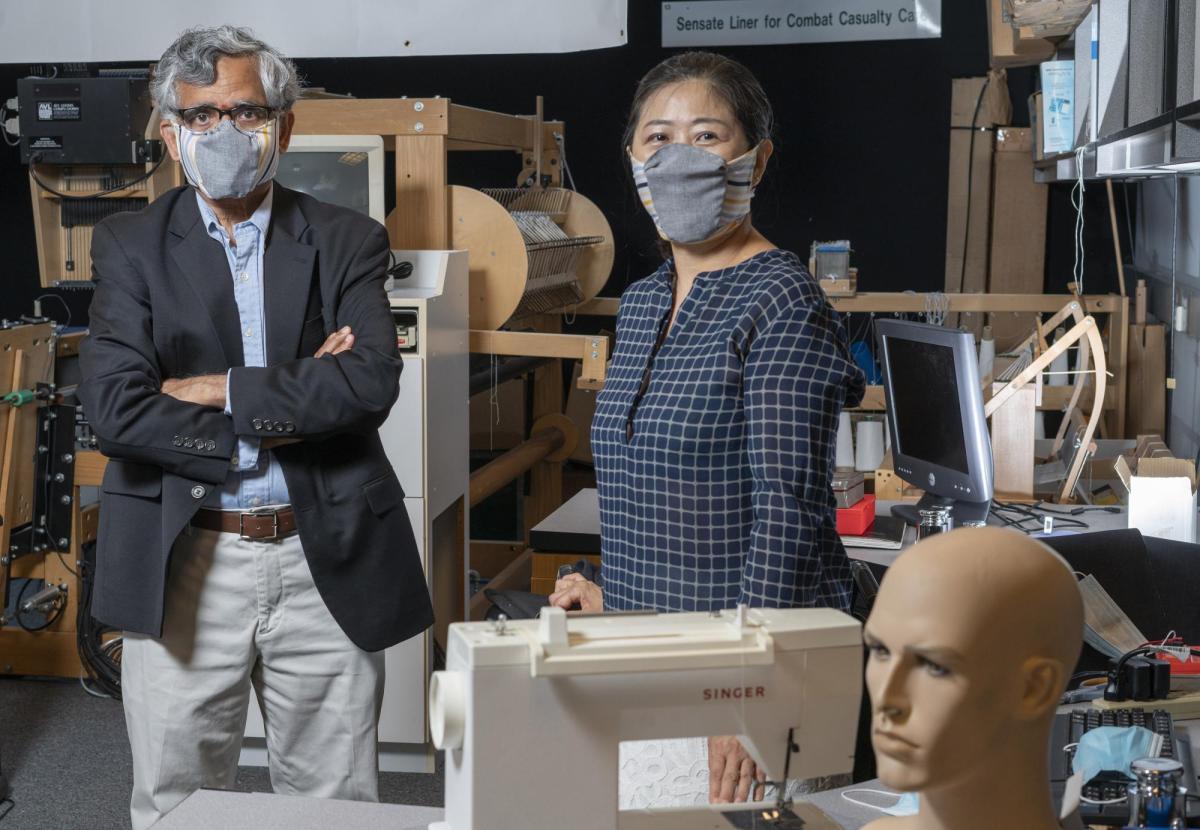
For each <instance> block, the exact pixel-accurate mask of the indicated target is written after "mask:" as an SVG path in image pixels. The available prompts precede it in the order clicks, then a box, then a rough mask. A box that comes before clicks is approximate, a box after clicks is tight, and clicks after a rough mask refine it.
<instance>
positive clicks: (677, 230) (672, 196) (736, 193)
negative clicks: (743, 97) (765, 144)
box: [629, 144, 758, 245]
mask: <svg viewBox="0 0 1200 830" xmlns="http://www.w3.org/2000/svg"><path fill="white" fill-rule="evenodd" d="M757 158H758V146H755V147H753V148H751V149H750V150H749V151H748V152H746V153H744V154H742V155H740V156H738V157H737V158H735V159H733V160H732V161H726V160H725V159H724V158H722V157H721V156H719V155H717V154H716V153H713V152H710V151H708V150H704V149H701V148H700V147H694V146H692V145H690V144H667V145H665V146H663V147H662V148H660V149H659V150H658V151H657V152H655V153H654V155H652V156H650V158H648V159H646V161H644V162H640V161H638V160H637V159H635V158H634V157H633V154H632V153H630V156H629V159H630V163H631V165H632V167H633V178H634V181H635V182H636V183H637V187H638V195H639V196H640V197H641V200H642V204H643V205H645V207H646V211H647V212H648V213H649V214H650V218H652V219H653V220H654V224H655V225H656V226H657V227H658V232H659V235H660V236H662V237H663V238H664V239H667V240H669V241H671V242H679V243H683V244H685V245H688V244H695V243H697V242H704V241H705V240H708V239H712V238H713V237H714V236H716V235H717V234H719V233H720V232H721V231H723V230H724V229H725V228H727V227H729V226H730V225H732V224H734V223H735V222H738V221H741V220H742V219H743V218H745V216H746V214H748V213H749V212H750V200H751V198H753V196H754V181H753V179H754V166H755V161H756V160H757Z"/></svg>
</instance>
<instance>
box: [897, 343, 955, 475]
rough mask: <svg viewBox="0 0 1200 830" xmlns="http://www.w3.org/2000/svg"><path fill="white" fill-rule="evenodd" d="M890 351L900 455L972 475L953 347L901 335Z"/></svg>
mask: <svg viewBox="0 0 1200 830" xmlns="http://www.w3.org/2000/svg"><path fill="white" fill-rule="evenodd" d="M887 349H888V357H889V364H890V366H891V375H892V386H891V393H892V402H893V406H894V411H893V418H894V423H895V429H896V435H895V436H894V438H895V441H896V450H897V452H900V453H903V454H904V455H908V456H911V457H913V458H917V459H920V460H921V461H925V462H927V463H929V464H935V465H937V466H939V467H945V468H947V469H950V470H955V471H957V472H960V473H962V474H963V475H969V474H970V470H969V469H968V465H967V442H966V439H965V438H964V437H963V425H962V418H963V416H962V413H961V412H960V410H959V407H960V403H959V390H958V376H957V374H956V372H955V370H954V349H953V348H951V347H950V346H939V345H934V344H932V343H922V342H918V341H915V340H905V339H902V338H899V337H889V338H888V343H887Z"/></svg>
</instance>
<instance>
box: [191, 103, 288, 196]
mask: <svg viewBox="0 0 1200 830" xmlns="http://www.w3.org/2000/svg"><path fill="white" fill-rule="evenodd" d="M175 139H176V143H177V144H178V145H179V162H180V164H181V165H182V167H183V173H184V175H185V176H186V177H187V180H188V183H189V184H191V185H192V186H193V187H195V188H196V189H197V190H200V191H203V192H204V193H205V194H206V195H207V196H208V197H209V198H210V199H240V198H242V197H243V196H245V195H246V194H247V193H249V192H250V191H252V190H254V188H256V187H258V186H259V185H260V184H262V183H263V182H267V181H270V180H271V179H273V178H275V172H276V170H277V169H278V167H279V119H274V120H272V121H270V122H269V123H268V124H267V125H266V126H264V127H262V128H261V129H258V130H253V131H250V132H243V131H242V130H239V129H238V128H237V127H235V126H234V125H233V122H232V121H226V120H224V119H222V120H221V122H220V123H219V124H217V126H215V127H213V128H212V129H211V130H207V131H205V132H193V131H192V130H189V129H188V128H187V127H185V126H184V125H183V124H176V125H175Z"/></svg>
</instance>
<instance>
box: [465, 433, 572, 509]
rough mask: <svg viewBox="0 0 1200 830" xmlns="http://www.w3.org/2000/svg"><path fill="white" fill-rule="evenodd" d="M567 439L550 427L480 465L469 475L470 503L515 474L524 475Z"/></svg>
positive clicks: (501, 485)
mask: <svg viewBox="0 0 1200 830" xmlns="http://www.w3.org/2000/svg"><path fill="white" fill-rule="evenodd" d="M566 440H567V435H566V433H565V432H563V431H562V430H561V429H559V428H558V427H549V428H547V429H544V430H542V431H540V432H538V433H536V434H534V436H533V437H532V438H530V439H529V440H528V441H526V442H524V443H523V444H519V445H517V446H515V447H513V448H512V449H511V450H509V451H508V452H506V453H504V455H502V456H500V457H499V458H496V459H493V460H492V461H489V462H488V463H487V464H486V465H484V466H483V467H480V468H479V469H478V470H476V471H475V472H474V473H472V474H471V488H470V495H471V506H472V507H474V506H475V505H477V504H479V503H480V502H481V501H483V500H484V499H486V498H487V497H488V496H490V495H492V494H493V493H495V492H497V491H498V490H500V489H501V488H503V487H504V486H505V485H506V484H508V483H509V482H510V481H512V480H513V479H514V478H516V477H517V476H520V475H523V474H524V473H525V472H526V471H528V470H530V469H531V468H532V467H533V465H534V464H537V463H538V462H539V461H542V460H544V459H545V458H546V457H547V456H548V455H551V454H552V453H554V452H555V451H556V450H558V449H560V448H561V447H562V446H563V444H564V443H566Z"/></svg>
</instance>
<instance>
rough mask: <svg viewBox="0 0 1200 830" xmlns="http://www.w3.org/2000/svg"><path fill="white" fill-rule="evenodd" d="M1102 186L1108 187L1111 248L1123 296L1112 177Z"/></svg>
mask: <svg viewBox="0 0 1200 830" xmlns="http://www.w3.org/2000/svg"><path fill="white" fill-rule="evenodd" d="M1104 186H1105V187H1106V188H1108V219H1109V221H1110V222H1111V223H1112V235H1113V250H1114V251H1115V252H1116V254H1117V282H1118V283H1120V286H1121V296H1122V297H1124V296H1125V262H1124V259H1123V258H1122V256H1121V235H1120V234H1119V233H1118V232H1117V204H1116V202H1115V201H1113V186H1112V179H1105V180H1104Z"/></svg>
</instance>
